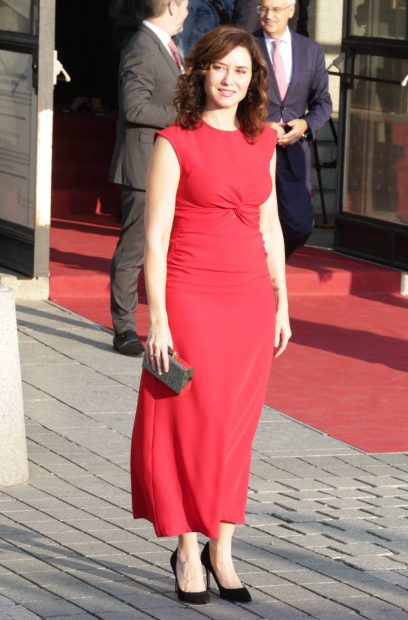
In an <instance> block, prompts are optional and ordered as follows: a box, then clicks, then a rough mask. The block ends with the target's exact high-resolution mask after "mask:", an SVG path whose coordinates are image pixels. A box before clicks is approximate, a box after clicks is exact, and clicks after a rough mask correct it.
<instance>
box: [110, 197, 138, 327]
mask: <svg viewBox="0 0 408 620" xmlns="http://www.w3.org/2000/svg"><path fill="white" fill-rule="evenodd" d="M145 196H146V192H145V191H144V190H138V189H131V188H123V189H122V191H121V211H122V214H121V231H120V236H119V241H118V244H117V246H116V250H115V253H114V255H113V258H112V264H111V314H112V322H113V327H114V330H115V332H116V333H118V334H122V333H123V332H125V331H127V330H134V329H135V312H136V308H137V302H138V294H137V286H138V281H139V274H140V270H141V267H142V265H143V253H144V207H145Z"/></svg>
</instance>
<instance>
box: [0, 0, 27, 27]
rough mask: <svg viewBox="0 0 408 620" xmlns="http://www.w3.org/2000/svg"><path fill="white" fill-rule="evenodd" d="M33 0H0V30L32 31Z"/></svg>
mask: <svg viewBox="0 0 408 620" xmlns="http://www.w3.org/2000/svg"><path fill="white" fill-rule="evenodd" d="M32 2H33V0H0V30H6V31H8V32H22V33H24V34H30V33H32V24H31V21H32V20H31V15H32V12H31V5H32Z"/></svg>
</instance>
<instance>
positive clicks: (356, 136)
mask: <svg viewBox="0 0 408 620" xmlns="http://www.w3.org/2000/svg"><path fill="white" fill-rule="evenodd" d="M407 5H408V0H376V1H375V2H374V1H372V0H348V6H347V11H346V23H345V33H346V34H345V36H344V38H343V46H342V49H343V52H344V53H345V66H344V72H343V73H342V77H341V83H342V89H341V92H342V95H341V118H342V128H341V143H342V158H341V167H340V180H339V182H340V187H339V196H340V203H341V204H340V215H339V217H338V218H337V221H336V234H335V247H336V249H340V250H342V251H345V252H348V253H350V254H354V255H357V256H363V257H365V258H371V259H375V260H379V261H381V262H384V263H386V264H390V265H395V266H401V267H404V268H405V267H406V265H408V86H407V82H408V22H407V19H408V18H407Z"/></svg>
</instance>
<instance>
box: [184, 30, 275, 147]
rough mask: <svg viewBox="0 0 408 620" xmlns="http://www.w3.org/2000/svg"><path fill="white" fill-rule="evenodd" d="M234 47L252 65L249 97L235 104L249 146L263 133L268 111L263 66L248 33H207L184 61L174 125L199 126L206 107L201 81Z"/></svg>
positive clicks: (223, 31) (220, 31)
mask: <svg viewBox="0 0 408 620" xmlns="http://www.w3.org/2000/svg"><path fill="white" fill-rule="evenodd" d="M236 47H244V48H245V49H246V50H248V52H249V55H250V57H251V61H252V78H251V82H250V84H249V87H248V93H247V96H246V97H245V99H243V100H242V101H240V102H239V104H238V110H237V119H238V122H239V126H240V129H241V131H242V132H243V133H244V135H245V137H246V139H247V140H248V141H249V142H254V141H255V139H256V138H257V136H258V135H259V134H260V133H262V131H263V129H264V124H265V121H266V116H267V109H268V95H267V88H268V86H267V80H268V72H267V68H266V63H265V61H264V60H263V58H262V56H261V54H260V52H259V50H258V46H257V44H256V42H255V39H254V38H253V36H252V35H251V34H249V32H248V30H246V29H245V28H240V27H239V26H231V25H229V24H224V25H222V26H217V28H214V29H213V30H210V32H207V34H205V35H204V36H203V37H201V39H199V40H198V41H197V43H196V44H195V46H194V48H193V50H192V51H191V53H190V55H189V56H188V57H187V58H186V66H185V73H183V74H182V75H181V76H180V78H179V82H178V86H177V91H176V96H175V100H174V102H175V105H176V108H177V112H178V116H177V121H176V122H177V124H178V125H180V127H183V128H184V129H196V128H197V127H199V126H200V124H201V121H202V118H203V113H204V107H205V103H206V96H205V92H204V80H205V76H206V74H207V71H208V70H209V68H210V67H211V65H212V64H213V63H215V62H217V61H220V60H221V59H222V58H224V57H225V56H226V55H227V54H229V53H230V52H232V50H234V49H235V48H236Z"/></svg>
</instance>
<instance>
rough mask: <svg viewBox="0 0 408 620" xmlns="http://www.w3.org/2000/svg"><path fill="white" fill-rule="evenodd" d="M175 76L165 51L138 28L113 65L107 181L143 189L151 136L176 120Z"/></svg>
mask: <svg viewBox="0 0 408 620" xmlns="http://www.w3.org/2000/svg"><path fill="white" fill-rule="evenodd" d="M179 75H180V72H179V70H178V68H177V66H176V64H175V62H174V61H173V59H172V57H171V56H170V54H169V52H168V50H167V49H166V48H165V46H164V45H163V44H162V43H161V41H160V39H159V38H158V37H157V36H156V35H155V33H154V32H153V31H152V30H150V29H149V28H148V27H147V26H144V25H143V24H142V26H141V27H140V29H139V30H138V31H137V32H136V33H135V34H134V35H133V37H132V38H131V39H130V41H129V43H128V45H127V46H126V48H125V49H124V51H123V53H122V58H121V61H120V65H119V118H118V125H117V133H116V144H115V149H114V152H113V157H112V164H111V173H110V180H111V181H112V182H113V183H117V184H119V185H124V186H127V187H131V188H133V189H141V190H144V189H146V174H147V166H148V163H149V160H150V157H151V153H152V150H153V139H154V134H155V132H156V130H157V129H162V128H163V127H167V126H168V125H171V124H172V123H174V121H175V120H176V110H175V108H174V106H173V98H174V93H175V88H176V84H177V80H178V77H179Z"/></svg>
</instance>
